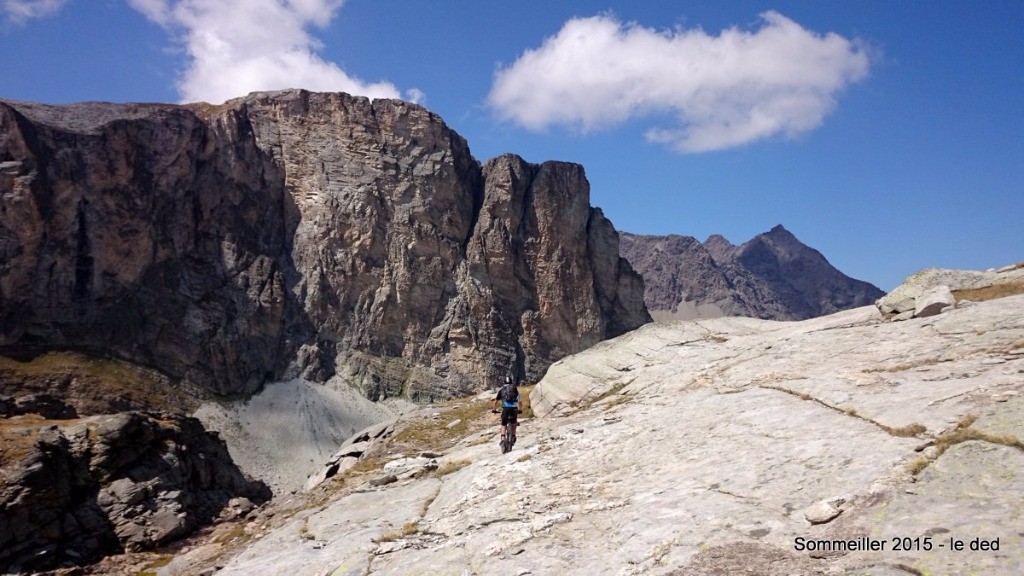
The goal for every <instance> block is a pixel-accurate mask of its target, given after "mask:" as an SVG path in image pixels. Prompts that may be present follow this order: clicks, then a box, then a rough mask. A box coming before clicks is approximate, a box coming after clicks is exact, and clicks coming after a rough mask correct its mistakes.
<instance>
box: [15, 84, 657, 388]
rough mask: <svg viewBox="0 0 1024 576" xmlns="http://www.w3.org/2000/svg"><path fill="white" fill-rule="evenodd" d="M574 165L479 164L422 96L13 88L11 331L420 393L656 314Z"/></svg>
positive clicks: (546, 359) (521, 367)
mask: <svg viewBox="0 0 1024 576" xmlns="http://www.w3.org/2000/svg"><path fill="white" fill-rule="evenodd" d="M642 290H643V288H642V283H641V280H640V278H639V277H638V276H637V275H635V274H634V273H633V272H632V270H631V269H630V267H629V265H628V264H627V263H626V262H625V261H624V260H622V259H620V258H619V255H618V237H617V235H616V233H615V230H614V229H613V227H612V225H611V223H610V222H609V221H608V220H607V219H606V218H604V216H603V215H602V214H601V212H600V211H599V210H597V209H594V208H591V207H590V204H589V188H588V184H587V181H586V178H585V177H584V174H583V169H582V168H581V167H580V166H578V165H574V164H566V163H557V162H548V163H544V164H541V165H534V164H529V163H527V162H525V161H523V160H522V159H521V158H518V157H515V156H502V157H499V158H496V159H494V160H491V161H490V162H488V163H487V164H486V165H483V166H481V165H480V164H479V163H478V162H477V161H476V160H475V159H474V158H473V157H472V156H471V155H470V152H469V148H468V146H467V145H466V142H465V141H464V140H463V139H462V138H461V137H460V136H459V135H458V134H456V133H455V132H454V131H452V130H451V129H449V128H448V127H447V126H446V125H445V124H444V123H443V122H442V121H441V119H440V118H438V117H437V116H436V115H434V114H432V113H431V112H429V111H427V110H425V109H424V108H421V107H419V106H416V105H413V104H409V103H405V102H401V101H397V100H375V101H373V102H371V101H369V100H367V99H366V98H357V97H351V96H348V95H345V94H316V93H309V92H305V91H294V90H293V91H284V92H276V93H257V94H252V95H250V96H248V97H246V98H242V99H238V100H234V101H231V102H228V103H226V104H225V105H223V106H219V107H212V106H209V105H190V106H174V105H157V104H152V105H151V104H123V105H119V104H77V105H70V106H46V105H40V104H28V103H18V102H0V347H2V348H4V349H6V350H9V351H11V350H13V351H17V352H19V353H24V352H25V351H26V350H28V351H31V350H47V349H53V348H66V349H74V350H80V351H85V352H90V353H96V354H100V355H105V356H113V357H118V358H123V359H127V360H130V361H132V362H135V363H137V364H141V365H144V366H150V367H154V368H157V369H159V370H162V371H164V372H166V373H168V374H170V375H172V376H174V377H177V378H184V379H188V380H190V381H193V382H197V383H200V384H202V385H203V386H205V387H207V388H209V389H210V390H213V391H215V392H218V393H222V394H231V393H247V392H251V391H253V390H256V389H257V388H258V387H259V386H260V385H261V384H262V383H264V382H265V381H267V380H269V379H272V378H276V377H280V376H283V375H285V374H286V372H288V369H289V367H292V368H293V369H294V372H295V374H293V375H296V374H301V375H303V376H305V377H307V378H311V379H316V380H323V379H325V378H327V377H328V376H330V375H331V374H333V373H335V372H336V371H340V372H341V373H342V374H343V375H345V376H348V377H351V380H352V381H354V382H355V383H357V384H358V385H359V386H360V387H361V388H362V390H363V391H364V393H365V394H366V395H367V396H368V397H370V398H373V399H378V398H382V397H392V396H398V395H404V396H408V397H411V398H414V399H423V400H429V399H431V398H435V397H445V396H448V395H452V394H455V393H462V392H466V391H468V390H470V389H473V388H477V387H479V386H481V385H483V384H486V383H490V382H492V381H496V380H498V379H500V378H501V377H502V376H504V375H505V374H507V373H510V374H512V375H515V376H517V377H520V378H525V379H531V380H536V379H539V377H540V376H541V374H542V373H543V371H544V370H545V369H546V368H547V366H548V365H550V363H551V362H553V361H555V360H557V359H558V358H560V357H562V356H564V355H566V354H570V353H573V352H577V351H579V350H582V349H584V348H586V347H587V346H589V345H591V344H593V343H595V342H598V341H600V340H602V339H605V338H608V337H611V336H615V335H618V334H621V333H623V332H625V331H627V330H630V329H632V328H635V327H637V326H639V325H641V324H643V323H644V322H647V321H649V316H648V314H647V312H646V310H645V308H644V306H643V302H642Z"/></svg>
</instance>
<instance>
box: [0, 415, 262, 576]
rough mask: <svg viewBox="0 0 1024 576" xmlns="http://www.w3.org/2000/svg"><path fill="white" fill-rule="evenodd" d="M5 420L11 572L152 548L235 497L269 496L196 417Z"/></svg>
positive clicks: (1, 526)
mask: <svg viewBox="0 0 1024 576" xmlns="http://www.w3.org/2000/svg"><path fill="white" fill-rule="evenodd" d="M0 424H2V426H0V436H2V439H3V442H4V461H3V462H2V464H3V465H2V467H0V473H2V474H0V477H2V479H3V482H2V483H0V571H3V572H4V573H7V571H8V570H11V571H13V572H19V571H20V570H37V569H48V568H53V567H55V566H57V565H60V564H62V563H65V562H71V563H78V562H82V561H87V560H93V559H96V558H97V557H99V556H102V555H105V554H110V553H114V552H120V551H123V550H132V551H134V550H145V549H150V548H153V547H154V546H157V545H160V544H164V543H166V542H168V541H171V540H174V539H176V538H179V537H181V536H183V535H185V534H188V533H189V532H191V531H193V530H194V529H195V528H196V527H197V526H199V525H202V524H205V523H208V522H209V521H210V520H211V519H213V518H215V517H216V516H218V514H221V513H222V510H223V509H224V508H225V507H227V506H228V505H229V502H231V501H232V499H233V498H245V499H246V500H245V502H247V503H248V504H247V506H250V507H251V506H252V503H251V502H252V501H255V502H257V503H259V502H263V501H265V500H267V499H268V498H270V490H269V489H268V488H267V487H266V486H265V485H264V484H263V483H261V482H254V481H251V480H249V479H248V478H246V477H245V476H244V475H243V474H242V473H241V472H240V471H239V470H238V468H237V467H236V466H235V465H234V464H233V463H232V462H231V457H230V456H229V455H228V451H227V448H226V447H225V446H224V443H223V442H221V441H220V440H219V439H218V438H217V437H216V436H215V435H212V434H209V433H208V432H206V431H205V430H204V429H203V427H202V425H201V424H200V423H199V421H198V420H196V419H194V418H186V417H182V416H176V415H171V414H160V413H141V412H125V413H121V414H115V415H103V416H92V417H89V418H84V419H64V420H44V419H43V418H42V417H40V416H36V415H25V416H16V417H12V418H9V419H4V420H2V421H0ZM250 499H251V500H250ZM235 502H238V501H237V500H236V501H235Z"/></svg>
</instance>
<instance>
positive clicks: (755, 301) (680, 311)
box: [620, 224, 884, 320]
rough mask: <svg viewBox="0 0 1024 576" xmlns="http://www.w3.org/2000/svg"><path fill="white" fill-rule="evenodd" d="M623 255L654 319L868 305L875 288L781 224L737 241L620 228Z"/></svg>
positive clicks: (792, 315)
mask: <svg viewBox="0 0 1024 576" xmlns="http://www.w3.org/2000/svg"><path fill="white" fill-rule="evenodd" d="M620 236H621V239H622V240H621V243H622V247H623V248H622V254H623V256H624V257H625V258H626V259H627V260H629V261H630V264H631V265H632V266H633V268H634V269H635V270H637V272H639V273H640V274H641V275H642V276H643V277H644V284H645V293H644V300H645V303H646V304H647V307H648V309H649V310H651V313H652V315H653V316H654V317H655V318H658V319H671V318H676V319H686V318H694V317H696V318H702V317H715V316H750V317H754V318H763V319H769V320H804V319H807V318H813V317H816V316H823V315H826V314H830V313H832V312H837V311H840V310H846V309H850V308H856V307H858V306H864V305H867V304H870V303H872V302H874V301H875V300H877V299H878V298H880V297H882V296H883V295H884V292H882V291H881V290H880V289H878V288H877V287H875V286H873V285H871V284H869V283H867V282H863V281H860V280H855V279H852V278H849V277H848V276H846V275H845V274H842V273H841V272H840V271H839V270H836V269H835V268H834V267H833V266H832V265H831V264H830V263H829V262H828V260H827V259H826V258H825V257H824V256H823V255H822V254H821V253H820V252H818V251H817V250H815V249H813V248H811V247H809V246H807V245H805V244H803V243H802V242H800V240H799V239H797V237H796V236H794V235H793V234H792V233H791V232H790V231H789V230H786V228H785V227H784V226H782V225H781V224H779V225H776V226H775V227H773V228H772V229H771V230H769V231H768V232H765V233H762V234H758V235H757V236H755V237H754V238H752V239H750V240H748V241H747V242H744V243H743V244H741V245H739V246H736V245H733V244H732V243H731V242H729V241H728V240H727V239H726V238H725V237H723V236H721V235H719V234H713V235H711V236H709V237H708V239H707V240H706V241H705V242H703V243H702V242H700V241H698V240H697V239H695V238H693V237H690V236H681V235H668V236H649V235H638V234H631V233H628V232H623V233H621V235H620Z"/></svg>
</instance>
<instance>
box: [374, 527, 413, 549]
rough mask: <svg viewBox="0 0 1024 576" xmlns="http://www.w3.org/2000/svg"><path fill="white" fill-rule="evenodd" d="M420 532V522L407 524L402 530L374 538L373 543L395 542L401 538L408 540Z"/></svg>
mask: <svg viewBox="0 0 1024 576" xmlns="http://www.w3.org/2000/svg"><path fill="white" fill-rule="evenodd" d="M419 531H420V525H419V522H406V523H405V524H404V525H403V526H402V528H401V529H399V530H392V531H391V532H386V533H384V534H381V535H380V536H377V537H375V538H372V539H371V541H372V542H373V543H375V544H382V543H384V542H394V541H395V540H398V539H399V538H407V537H409V536H412V535H413V534H416V533H418V532H419Z"/></svg>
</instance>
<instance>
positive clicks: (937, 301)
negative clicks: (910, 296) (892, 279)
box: [914, 284, 956, 318]
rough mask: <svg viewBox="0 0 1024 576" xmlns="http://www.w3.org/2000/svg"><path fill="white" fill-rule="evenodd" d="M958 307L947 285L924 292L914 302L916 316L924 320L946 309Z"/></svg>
mask: <svg viewBox="0 0 1024 576" xmlns="http://www.w3.org/2000/svg"><path fill="white" fill-rule="evenodd" d="M955 305H956V298H954V297H953V293H952V292H951V291H950V290H949V286H946V285H945V284H943V285H941V286H936V287H935V288H932V289H930V290H927V291H925V292H922V293H921V295H920V296H918V297H917V298H916V299H915V300H914V316H915V317H917V318H924V317H927V316H935V315H936V314H939V313H940V312H942V311H943V310H945V309H946V308H949V307H951V306H955Z"/></svg>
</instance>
